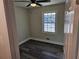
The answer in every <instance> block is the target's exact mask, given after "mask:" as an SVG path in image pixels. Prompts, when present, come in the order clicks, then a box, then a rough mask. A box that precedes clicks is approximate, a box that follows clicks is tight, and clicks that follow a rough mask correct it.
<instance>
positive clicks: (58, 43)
mask: <svg viewBox="0 0 79 59" xmlns="http://www.w3.org/2000/svg"><path fill="white" fill-rule="evenodd" d="M29 40H36V41H41V42H47V43H51V44H57V45H62V46H64V43H62V42H55V41H52V40H45V39H38V38H33V37H32V38H27V39H25V40H24V41H22V42H20V43H19V45H21V44H23V43H25V42H27V41H29Z"/></svg>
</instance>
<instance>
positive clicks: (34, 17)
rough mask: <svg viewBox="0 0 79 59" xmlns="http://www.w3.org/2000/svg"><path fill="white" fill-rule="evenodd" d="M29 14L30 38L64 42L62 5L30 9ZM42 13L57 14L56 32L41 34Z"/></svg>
mask: <svg viewBox="0 0 79 59" xmlns="http://www.w3.org/2000/svg"><path fill="white" fill-rule="evenodd" d="M29 10H30V12H29V14H30V32H31V36H32V37H36V38H43V39H45V38H46V37H49V38H50V40H52V41H56V42H63V41H64V3H63V4H58V5H51V6H48V7H40V8H31V9H29ZM43 12H57V15H56V32H55V33H43V32H42V13H43Z"/></svg>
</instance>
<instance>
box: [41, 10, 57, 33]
mask: <svg viewBox="0 0 79 59" xmlns="http://www.w3.org/2000/svg"><path fill="white" fill-rule="evenodd" d="M44 13H56V14H55V32H56V21H57V20H56V17H57V12H43V13H42V32H43V33H53V34H55V32H46V31H44Z"/></svg>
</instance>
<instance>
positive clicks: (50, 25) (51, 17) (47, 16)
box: [43, 13, 56, 32]
mask: <svg viewBox="0 0 79 59" xmlns="http://www.w3.org/2000/svg"><path fill="white" fill-rule="evenodd" d="M43 20H44V22H43V25H44V26H43V27H44V29H43V30H44V32H55V20H56V13H44V16H43Z"/></svg>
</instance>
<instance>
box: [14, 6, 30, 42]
mask: <svg viewBox="0 0 79 59" xmlns="http://www.w3.org/2000/svg"><path fill="white" fill-rule="evenodd" d="M15 16H16V25H17V34H18V40H19V42H21V41H23V40H24V39H26V38H28V37H29V25H28V23H29V22H28V20H29V18H28V11H27V9H26V8H21V7H15Z"/></svg>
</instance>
